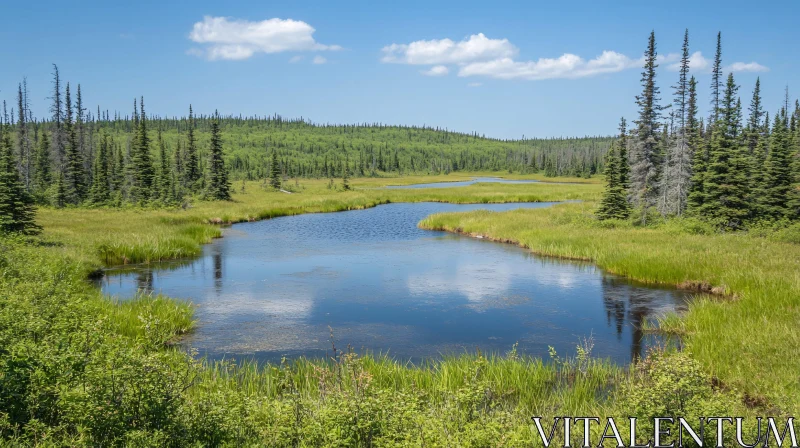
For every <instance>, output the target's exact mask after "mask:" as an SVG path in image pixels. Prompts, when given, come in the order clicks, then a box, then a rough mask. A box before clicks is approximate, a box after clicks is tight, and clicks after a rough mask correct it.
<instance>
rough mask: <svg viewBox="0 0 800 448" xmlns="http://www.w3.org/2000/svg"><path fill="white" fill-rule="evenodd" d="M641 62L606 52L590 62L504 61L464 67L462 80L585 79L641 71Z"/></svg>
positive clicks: (575, 58)
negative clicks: (478, 78)
mask: <svg viewBox="0 0 800 448" xmlns="http://www.w3.org/2000/svg"><path fill="white" fill-rule="evenodd" d="M639 65H641V61H640V60H638V59H631V58H629V57H627V56H625V55H623V54H620V53H617V52H614V51H604V52H603V54H601V55H600V56H598V57H596V58H594V59H591V60H589V61H587V60H584V59H583V58H581V57H580V56H577V55H574V54H569V53H566V54H564V55H562V56H560V57H558V58H555V59H552V58H540V59H539V60H537V61H528V62H517V61H514V60H513V59H511V58H501V59H496V60H493V61H487V62H474V63H471V64H466V65H464V66H462V67H461V69H460V70H459V72H458V76H487V77H491V78H498V79H527V80H542V79H554V78H568V79H574V78H584V77H587V76H594V75H600V74H603V73H615V72H619V71H622V70H625V69H628V68H633V67H638V66H639Z"/></svg>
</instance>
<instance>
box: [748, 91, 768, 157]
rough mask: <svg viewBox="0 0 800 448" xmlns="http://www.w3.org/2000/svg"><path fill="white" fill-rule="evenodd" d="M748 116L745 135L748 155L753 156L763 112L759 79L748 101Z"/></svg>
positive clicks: (759, 133) (759, 134)
mask: <svg viewBox="0 0 800 448" xmlns="http://www.w3.org/2000/svg"><path fill="white" fill-rule="evenodd" d="M749 111H750V116H749V118H748V119H747V127H746V129H745V134H746V138H747V149H748V150H749V151H750V154H753V153H754V152H755V150H756V147H757V146H758V141H759V137H760V136H761V129H762V126H761V117H763V116H764V111H763V109H762V107H761V79H760V78H756V86H755V88H754V89H753V98H752V99H751V100H750V108H749Z"/></svg>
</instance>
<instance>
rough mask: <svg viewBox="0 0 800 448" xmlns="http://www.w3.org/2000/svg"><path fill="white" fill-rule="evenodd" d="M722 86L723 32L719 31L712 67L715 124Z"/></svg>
mask: <svg viewBox="0 0 800 448" xmlns="http://www.w3.org/2000/svg"><path fill="white" fill-rule="evenodd" d="M721 86H722V32H718V33H717V50H716V52H715V53H714V65H713V67H712V68H711V118H710V119H709V124H710V125H713V124H714V123H716V122H717V120H718V119H719V113H720V110H719V98H720V87H721Z"/></svg>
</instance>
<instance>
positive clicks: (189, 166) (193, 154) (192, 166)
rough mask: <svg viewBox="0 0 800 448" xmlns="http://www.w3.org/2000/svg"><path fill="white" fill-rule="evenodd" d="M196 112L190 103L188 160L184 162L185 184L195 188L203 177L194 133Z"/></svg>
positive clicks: (187, 138)
mask: <svg viewBox="0 0 800 448" xmlns="http://www.w3.org/2000/svg"><path fill="white" fill-rule="evenodd" d="M194 125H195V123H194V112H193V111H192V105H191V104H190V105H189V123H188V129H187V131H186V154H185V156H186V161H185V163H184V164H183V165H184V166H183V170H184V176H185V180H184V183H185V186H186V187H187V188H189V189H192V190H194V189H195V188H196V185H195V184H196V183H197V181H198V180H199V179H200V177H201V172H200V163H199V157H198V155H197V142H196V140H195V135H194Z"/></svg>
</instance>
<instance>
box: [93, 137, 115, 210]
mask: <svg viewBox="0 0 800 448" xmlns="http://www.w3.org/2000/svg"><path fill="white" fill-rule="evenodd" d="M109 151H110V149H109V144H108V135H107V134H104V135H103V139H102V140H101V141H100V148H99V149H98V151H97V154H95V161H94V182H92V187H91V190H90V192H89V198H90V200H91V201H92V204H95V205H103V204H106V203H108V201H109V199H111V191H110V182H109V165H110V160H109Z"/></svg>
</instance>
